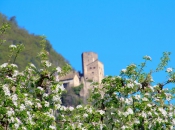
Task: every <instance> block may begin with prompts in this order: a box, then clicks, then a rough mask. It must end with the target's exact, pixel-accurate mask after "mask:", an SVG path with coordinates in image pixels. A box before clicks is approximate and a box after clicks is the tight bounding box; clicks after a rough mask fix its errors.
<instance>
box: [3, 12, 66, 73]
mask: <svg viewBox="0 0 175 130" xmlns="http://www.w3.org/2000/svg"><path fill="white" fill-rule="evenodd" d="M3 23H9V24H10V29H9V30H8V31H7V33H6V34H5V35H3V37H2V38H1V39H5V40H6V42H5V43H4V44H3V45H2V46H1V47H0V64H2V63H5V62H7V61H8V55H9V48H8V46H9V45H10V44H14V45H17V44H21V43H23V44H24V46H25V48H24V49H23V51H22V52H21V53H20V55H19V56H18V57H17V59H16V62H15V63H16V64H17V65H18V66H19V69H20V70H23V69H24V68H25V66H26V65H27V64H28V63H30V62H31V63H33V64H35V66H36V67H39V64H40V62H39V59H38V58H37V55H38V53H39V52H40V50H41V46H40V40H41V38H40V36H38V35H34V34H29V33H28V31H27V30H25V29H24V28H20V27H19V26H18V24H17V22H16V20H15V17H11V18H10V19H7V17H6V16H4V15H3V14H1V13H0V26H2V24H3ZM46 50H47V51H48V52H49V60H50V62H51V63H53V64H54V65H55V66H60V67H62V66H64V65H65V64H66V63H68V62H67V61H66V60H65V59H64V57H63V56H62V55H60V54H58V53H57V52H56V51H54V49H53V48H52V46H51V44H50V43H49V41H47V43H46Z"/></svg>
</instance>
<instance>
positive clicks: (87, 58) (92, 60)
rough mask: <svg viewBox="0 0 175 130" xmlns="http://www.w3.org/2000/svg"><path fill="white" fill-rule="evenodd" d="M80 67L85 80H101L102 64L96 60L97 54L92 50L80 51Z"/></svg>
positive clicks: (102, 75)
mask: <svg viewBox="0 0 175 130" xmlns="http://www.w3.org/2000/svg"><path fill="white" fill-rule="evenodd" d="M82 68H83V75H84V79H85V80H92V81H95V82H99V83H100V82H101V80H102V79H103V78H104V66H103V63H101V62H100V61H99V60H98V55H97V54H96V53H94V52H84V53H82Z"/></svg>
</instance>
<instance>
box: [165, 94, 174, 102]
mask: <svg viewBox="0 0 175 130" xmlns="http://www.w3.org/2000/svg"><path fill="white" fill-rule="evenodd" d="M165 95H166V100H168V101H170V100H171V98H172V95H171V94H170V93H165Z"/></svg>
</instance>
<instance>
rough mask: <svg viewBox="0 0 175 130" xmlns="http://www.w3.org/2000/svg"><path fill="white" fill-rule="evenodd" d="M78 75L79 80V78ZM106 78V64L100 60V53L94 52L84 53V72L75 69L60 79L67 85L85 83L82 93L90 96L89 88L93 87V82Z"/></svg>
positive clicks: (72, 85) (99, 81) (73, 85)
mask: <svg viewBox="0 0 175 130" xmlns="http://www.w3.org/2000/svg"><path fill="white" fill-rule="evenodd" d="M77 77H78V78H79V80H77ZM103 78H104V66H103V63H102V62H100V61H99V60H98V55H97V54H96V53H94V52H83V53H82V74H81V73H79V74H78V73H77V72H75V71H73V72H70V74H68V75H66V76H64V77H61V78H60V81H62V82H63V85H64V86H65V87H75V85H76V86H78V85H80V84H83V86H84V87H83V89H82V91H80V95H81V96H83V97H87V96H88V92H89V89H91V88H92V86H91V83H92V82H98V83H101V80H102V79H103Z"/></svg>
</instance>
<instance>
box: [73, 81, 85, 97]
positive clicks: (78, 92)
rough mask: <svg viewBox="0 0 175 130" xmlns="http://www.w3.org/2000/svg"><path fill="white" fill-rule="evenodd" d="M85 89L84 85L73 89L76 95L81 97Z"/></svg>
mask: <svg viewBox="0 0 175 130" xmlns="http://www.w3.org/2000/svg"><path fill="white" fill-rule="evenodd" d="M82 88H83V84H80V85H79V86H75V87H72V89H73V91H74V92H75V94H76V95H78V96H80V91H81V89H82Z"/></svg>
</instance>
